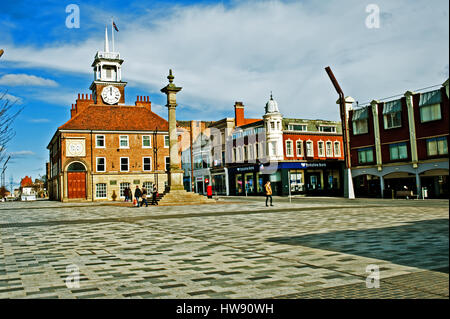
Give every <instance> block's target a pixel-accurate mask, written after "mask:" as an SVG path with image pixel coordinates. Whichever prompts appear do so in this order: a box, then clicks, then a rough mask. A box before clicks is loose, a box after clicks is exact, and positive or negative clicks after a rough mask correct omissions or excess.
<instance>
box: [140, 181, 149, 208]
mask: <svg viewBox="0 0 450 319" xmlns="http://www.w3.org/2000/svg"><path fill="white" fill-rule="evenodd" d="M141 196H142V201H141V207H142V206H144V202H145V207H148V202H147V189H145V187H144V186H142V195H141Z"/></svg>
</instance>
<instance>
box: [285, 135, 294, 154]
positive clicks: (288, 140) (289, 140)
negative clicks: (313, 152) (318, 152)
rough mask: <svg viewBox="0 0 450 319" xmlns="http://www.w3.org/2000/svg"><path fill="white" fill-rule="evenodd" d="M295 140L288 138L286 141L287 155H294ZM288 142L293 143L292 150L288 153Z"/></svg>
mask: <svg viewBox="0 0 450 319" xmlns="http://www.w3.org/2000/svg"><path fill="white" fill-rule="evenodd" d="M293 142H294V141H293V140H291V139H287V140H286V141H285V146H286V157H294V143H293ZM288 143H289V144H290V145H291V152H290V153H288Z"/></svg>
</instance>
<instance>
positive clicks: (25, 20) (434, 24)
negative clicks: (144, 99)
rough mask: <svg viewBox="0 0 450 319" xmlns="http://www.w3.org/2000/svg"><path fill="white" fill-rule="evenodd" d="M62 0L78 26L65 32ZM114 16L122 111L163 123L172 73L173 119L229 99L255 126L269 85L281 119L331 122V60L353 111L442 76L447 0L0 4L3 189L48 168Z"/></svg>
mask: <svg viewBox="0 0 450 319" xmlns="http://www.w3.org/2000/svg"><path fill="white" fill-rule="evenodd" d="M71 4H74V5H76V6H77V8H78V9H79V27H78V28H76V27H75V28H68V27H67V25H66V20H67V19H68V17H69V16H70V17H69V18H70V19H69V20H70V21H72V22H73V21H74V20H72V19H71V18H72V16H71V14H73V12H72V11H70V10H69V12H66V7H67V6H68V5H71ZM111 17H113V19H114V21H115V23H116V25H117V27H118V29H119V32H115V35H114V36H115V47H116V51H119V52H120V54H121V56H122V58H123V59H124V63H123V68H122V80H123V81H126V82H128V84H127V86H126V91H125V99H126V104H127V105H134V102H135V100H136V96H137V95H149V96H150V100H151V101H152V109H153V110H154V111H155V112H156V113H157V114H158V115H160V116H162V117H164V118H167V109H166V108H165V107H164V106H163V105H164V104H165V95H163V94H162V93H161V92H160V89H161V88H162V87H164V86H165V85H166V84H167V78H166V77H167V75H168V70H169V69H172V70H173V74H174V76H175V80H174V83H175V84H176V85H177V86H181V87H183V90H182V91H181V92H180V93H179V94H178V95H177V103H178V107H177V119H179V120H206V121H211V120H219V119H222V118H224V117H234V108H233V105H234V102H235V101H241V102H243V103H244V105H245V114H246V117H252V118H261V117H262V115H263V113H264V106H265V103H266V102H267V100H268V99H269V97H270V92H271V91H272V92H273V97H274V99H275V100H276V101H277V102H278V106H279V109H280V112H281V113H282V114H283V115H284V116H285V117H292V118H304V119H325V120H339V109H338V106H337V105H336V100H337V98H338V96H337V93H336V91H335V90H334V88H333V86H332V84H331V82H330V80H329V78H328V76H327V74H326V72H325V70H324V68H325V67H327V66H330V67H331V69H332V70H333V72H334V74H335V76H336V78H337V80H338V81H339V83H340V86H341V87H342V89H343V91H344V93H345V95H346V96H352V97H353V98H354V99H355V100H356V101H358V102H359V105H363V104H364V103H367V102H370V101H372V100H374V99H378V100H380V99H383V98H386V97H391V96H395V95H398V94H403V93H405V92H406V91H408V90H417V89H420V88H424V87H429V86H433V85H440V84H442V83H444V81H445V80H446V79H447V78H448V77H449V75H448V74H449V59H448V56H449V4H448V1H446V0H433V1H425V0H416V1H410V0H386V1H385V0H383V1H381V0H370V1H363V0H328V1H318V0H296V1H289V0H287V1H282V0H269V1H265V0H258V1H251V0H250V1H213V0H197V1H195V0H171V1H162V0H153V1H141V0H139V1H122V0H121V1H117V0H108V1H103V0H98V1H96V2H95V3H93V2H92V1H90V2H88V1H74V0H71V1H20V0H17V1H10V2H6V1H3V2H2V10H1V11H0V49H4V51H5V53H4V54H3V56H2V57H1V58H0V93H6V95H5V98H7V99H8V100H10V101H15V103H16V104H15V106H16V107H23V111H22V113H21V114H20V115H19V117H18V118H17V119H16V121H15V122H14V125H13V128H14V130H15V132H16V135H15V137H14V138H13V139H12V140H11V141H10V142H9V143H8V145H7V153H8V154H10V155H11V160H10V161H9V163H8V164H7V170H6V181H7V184H8V187H9V181H10V179H12V180H13V182H14V183H15V185H14V187H17V183H18V182H19V181H20V179H21V178H22V177H24V176H25V175H28V176H30V175H31V176H32V178H33V179H34V178H36V177H38V176H39V175H44V174H45V162H46V161H48V150H47V149H46V147H47V145H48V143H49V142H50V139H51V138H52V136H53V135H54V133H55V132H56V130H57V128H58V127H59V126H61V125H62V124H64V123H65V122H66V121H68V120H69V118H70V107H71V104H72V103H75V100H76V98H77V95H78V94H79V93H91V92H90V91H89V86H90V84H91V83H92V80H93V70H92V68H91V64H92V62H93V59H94V56H95V54H96V52H97V51H102V50H103V46H104V34H105V25H108V31H109V38H110V39H111ZM69 26H70V24H69ZM0 166H3V163H0Z"/></svg>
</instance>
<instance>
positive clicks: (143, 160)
mask: <svg viewBox="0 0 450 319" xmlns="http://www.w3.org/2000/svg"><path fill="white" fill-rule="evenodd" d="M146 158H149V159H150V169H145V159H146ZM142 171H143V172H151V171H152V158H151V157H150V156H144V157H142Z"/></svg>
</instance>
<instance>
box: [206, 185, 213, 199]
mask: <svg viewBox="0 0 450 319" xmlns="http://www.w3.org/2000/svg"><path fill="white" fill-rule="evenodd" d="M206 196H208V198H212V186H211V185H208V186H206Z"/></svg>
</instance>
